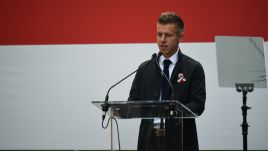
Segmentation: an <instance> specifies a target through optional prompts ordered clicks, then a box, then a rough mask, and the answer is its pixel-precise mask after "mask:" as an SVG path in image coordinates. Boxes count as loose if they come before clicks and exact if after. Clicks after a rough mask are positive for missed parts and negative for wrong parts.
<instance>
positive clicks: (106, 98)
mask: <svg viewBox="0 0 268 151" xmlns="http://www.w3.org/2000/svg"><path fill="white" fill-rule="evenodd" d="M159 54H160V53H158V55H157V54H156V53H154V54H153V55H152V57H151V60H150V61H148V62H145V63H143V64H142V65H141V66H140V67H139V68H138V69H136V70H135V71H133V72H131V73H130V74H129V75H127V76H125V77H124V78H123V79H121V80H120V81H118V82H117V83H115V84H114V85H112V86H111V87H110V88H109V89H108V91H107V93H106V96H105V101H104V104H102V105H101V106H102V111H104V112H105V113H106V112H107V111H108V108H109V104H108V100H109V92H110V90H111V89H112V88H114V87H115V86H117V85H118V84H120V83H121V82H123V81H124V80H126V79H127V78H128V77H130V76H131V75H132V74H134V73H136V72H137V71H138V70H139V69H140V68H143V67H144V66H146V65H147V64H149V63H150V62H152V61H153V60H156V58H157V56H159Z"/></svg>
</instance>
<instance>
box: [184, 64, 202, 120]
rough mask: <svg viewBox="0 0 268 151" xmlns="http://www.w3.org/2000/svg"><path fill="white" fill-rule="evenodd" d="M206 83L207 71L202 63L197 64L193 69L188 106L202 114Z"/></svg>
mask: <svg viewBox="0 0 268 151" xmlns="http://www.w3.org/2000/svg"><path fill="white" fill-rule="evenodd" d="M205 100H206V85H205V73H204V70H203V67H202V66H201V64H200V63H198V64H197V66H196V67H195V69H194V71H193V75H192V81H191V86H190V100H189V102H188V103H187V104H186V106H187V107H188V108H189V109H190V110H192V111H193V112H194V113H197V114H198V115H201V114H202V113H203V111H204V109H205Z"/></svg>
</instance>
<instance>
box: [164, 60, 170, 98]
mask: <svg viewBox="0 0 268 151" xmlns="http://www.w3.org/2000/svg"><path fill="white" fill-rule="evenodd" d="M170 64H171V61H170V60H169V59H165V60H164V70H163V71H164V74H165V75H166V77H165V76H164V75H163V77H162V100H168V99H169V93H168V89H169V87H170V85H169V82H168V79H169V65H170Z"/></svg>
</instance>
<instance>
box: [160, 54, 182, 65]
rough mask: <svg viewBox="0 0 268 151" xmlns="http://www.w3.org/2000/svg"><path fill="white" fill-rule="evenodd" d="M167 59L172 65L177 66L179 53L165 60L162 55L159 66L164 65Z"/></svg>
mask: <svg viewBox="0 0 268 151" xmlns="http://www.w3.org/2000/svg"><path fill="white" fill-rule="evenodd" d="M165 59H169V60H170V61H171V62H172V64H176V63H177V61H178V51H176V53H174V54H173V55H172V56H171V57H169V58H165V57H164V56H163V55H161V56H160V58H159V64H161V65H162V64H163V63H164V60H165Z"/></svg>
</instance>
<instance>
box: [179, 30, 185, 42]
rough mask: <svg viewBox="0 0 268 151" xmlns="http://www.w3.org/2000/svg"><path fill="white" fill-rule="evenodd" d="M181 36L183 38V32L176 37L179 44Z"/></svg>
mask: <svg viewBox="0 0 268 151" xmlns="http://www.w3.org/2000/svg"><path fill="white" fill-rule="evenodd" d="M183 36H184V33H183V32H181V33H179V35H178V37H179V39H178V41H179V42H180V41H182V39H183Z"/></svg>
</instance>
